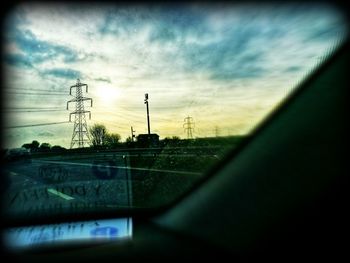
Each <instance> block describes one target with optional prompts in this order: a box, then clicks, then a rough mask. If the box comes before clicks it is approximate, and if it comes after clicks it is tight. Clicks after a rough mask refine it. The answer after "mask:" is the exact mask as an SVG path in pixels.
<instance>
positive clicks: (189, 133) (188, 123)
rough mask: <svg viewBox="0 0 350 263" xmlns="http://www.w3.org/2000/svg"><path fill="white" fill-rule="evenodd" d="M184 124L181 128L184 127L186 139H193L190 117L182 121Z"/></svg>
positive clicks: (192, 126) (191, 119)
mask: <svg viewBox="0 0 350 263" xmlns="http://www.w3.org/2000/svg"><path fill="white" fill-rule="evenodd" d="M184 122H185V123H184V124H183V127H184V131H185V132H186V131H187V139H193V134H192V131H193V130H194V122H193V118H192V117H190V116H187V117H186V118H185V119H184Z"/></svg>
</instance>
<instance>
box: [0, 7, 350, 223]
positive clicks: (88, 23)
mask: <svg viewBox="0 0 350 263" xmlns="http://www.w3.org/2000/svg"><path fill="white" fill-rule="evenodd" d="M345 25H346V24H345V20H344V18H343V17H342V16H341V15H340V14H339V12H338V11H337V10H335V9H333V8H331V7H330V6H326V5H322V4H316V5H302V4H300V3H295V4H289V5H275V4H269V5H254V4H247V5H233V4H228V3H224V4H219V3H217V4H215V5H214V4H211V5H209V4H199V3H196V4H181V5H180V4H177V5H174V4H173V5H172V4H163V5H161V4H157V5H148V6H146V5H118V6H114V5H102V4H96V5H94V4H93V3H89V4H79V5H76V4H67V3H65V4H58V3H56V4H43V3H41V4H33V3H28V4H21V5H17V6H16V7H15V8H14V9H13V10H11V12H9V13H8V14H7V16H6V18H5V20H4V27H3V29H4V30H3V31H2V32H3V40H4V42H3V60H2V67H3V76H4V81H3V83H2V97H3V98H4V99H3V102H2V106H3V107H2V108H3V110H2V114H3V120H4V125H3V127H2V130H3V132H2V143H3V145H2V157H3V159H4V163H5V165H4V166H3V171H2V172H3V174H4V176H3V178H5V179H4V180H5V188H6V191H5V194H4V204H5V212H6V213H7V214H9V215H11V216H14V217H21V216H23V215H26V216H30V215H34V216H38V215H39V216H40V215H42V216H45V215H48V214H50V215H54V214H62V213H79V212H80V211H98V210H101V209H102V210H113V211H115V210H117V209H125V208H150V207H157V206H161V205H165V204H167V203H169V202H172V201H173V200H175V199H176V198H177V197H179V196H180V195H182V194H183V193H185V192H186V191H187V190H188V189H189V188H190V187H191V186H192V185H194V184H195V183H196V182H197V181H198V180H199V179H201V178H202V177H203V176H204V175H205V173H206V172H207V171H208V170H209V169H210V168H211V167H213V165H214V164H215V163H217V162H219V161H220V160H221V159H222V158H223V157H224V156H225V154H226V153H227V152H228V151H232V149H234V148H235V147H236V146H237V145H238V144H239V143H240V142H241V141H242V140H244V139H245V138H246V137H247V136H249V135H250V133H251V131H252V130H253V128H254V127H255V126H256V125H257V124H258V123H259V122H260V121H261V120H262V119H263V118H264V117H265V116H266V115H267V114H268V113H269V112H271V111H272V110H273V109H274V108H275V107H276V106H277V105H278V104H280V103H281V102H282V101H283V99H284V98H285V97H286V96H287V95H288V94H289V93H290V92H291V91H292V89H293V87H295V86H297V85H298V83H300V81H302V80H303V79H304V78H305V76H307V75H308V74H309V73H310V72H311V71H312V70H313V69H314V68H315V67H317V66H318V65H319V64H320V63H322V61H324V59H325V58H326V57H327V56H328V55H329V54H330V53H331V51H332V50H334V49H335V48H336V47H337V46H338V45H339V43H340V42H341V39H342V38H343V37H344V36H345V33H346V26H345Z"/></svg>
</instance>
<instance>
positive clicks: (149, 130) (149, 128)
mask: <svg viewBox="0 0 350 263" xmlns="http://www.w3.org/2000/svg"><path fill="white" fill-rule="evenodd" d="M145 104H146V107H147V126H148V135H149V134H151V127H150V123H149V109H148V93H146V94H145Z"/></svg>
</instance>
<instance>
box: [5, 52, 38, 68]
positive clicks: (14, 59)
mask: <svg viewBox="0 0 350 263" xmlns="http://www.w3.org/2000/svg"><path fill="white" fill-rule="evenodd" d="M4 62H5V63H7V64H9V65H11V66H17V67H24V68H32V67H33V65H32V63H31V62H30V61H29V60H28V58H27V57H26V56H24V55H22V54H5V55H4Z"/></svg>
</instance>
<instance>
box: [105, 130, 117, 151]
mask: <svg viewBox="0 0 350 263" xmlns="http://www.w3.org/2000/svg"><path fill="white" fill-rule="evenodd" d="M120 139H121V137H120V135H119V134H118V133H108V134H107V137H106V142H107V145H108V147H110V148H114V147H116V146H117V145H118V142H119V141H120Z"/></svg>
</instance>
